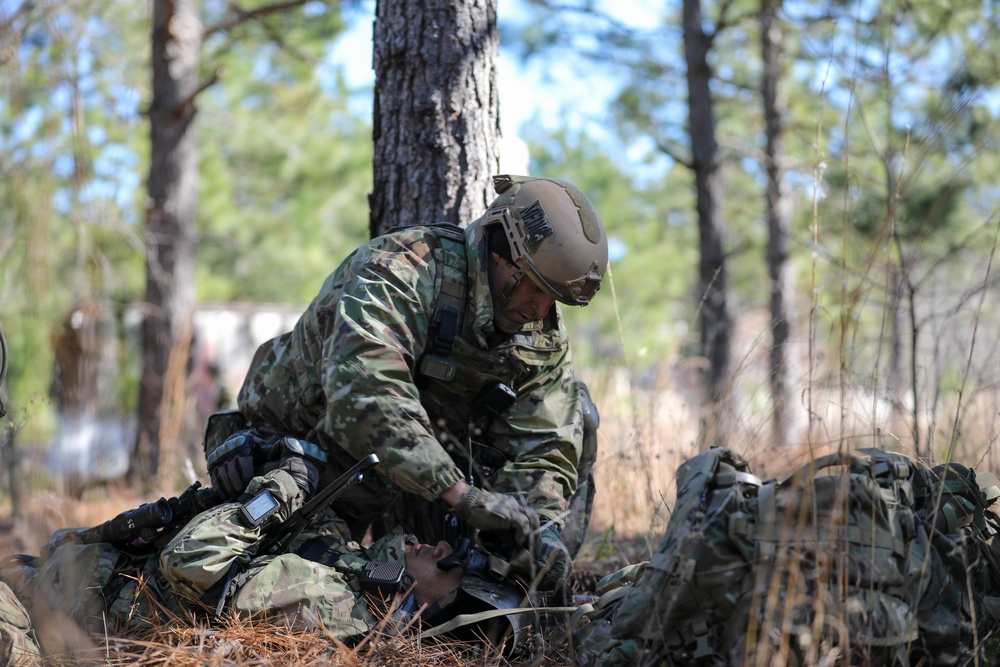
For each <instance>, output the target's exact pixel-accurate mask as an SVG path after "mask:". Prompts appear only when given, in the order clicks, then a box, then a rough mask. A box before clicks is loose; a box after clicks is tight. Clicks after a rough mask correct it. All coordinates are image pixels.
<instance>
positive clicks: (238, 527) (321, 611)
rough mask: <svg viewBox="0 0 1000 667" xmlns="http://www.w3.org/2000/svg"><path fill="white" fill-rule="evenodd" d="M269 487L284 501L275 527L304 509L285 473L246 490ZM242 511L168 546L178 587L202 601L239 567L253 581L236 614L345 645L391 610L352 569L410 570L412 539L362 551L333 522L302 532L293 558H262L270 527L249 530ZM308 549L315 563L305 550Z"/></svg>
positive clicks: (206, 518) (164, 567)
mask: <svg viewBox="0 0 1000 667" xmlns="http://www.w3.org/2000/svg"><path fill="white" fill-rule="evenodd" d="M264 489H267V490H269V491H271V493H272V495H274V496H275V498H276V499H278V501H279V503H280V504H281V508H280V509H279V511H278V512H277V513H275V515H273V516H272V517H271V519H270V521H271V522H273V523H274V524H276V523H280V522H281V521H284V520H285V519H286V518H287V517H288V516H290V515H291V513H292V512H294V511H295V509H297V508H298V506H299V505H300V504H301V500H300V498H301V496H300V494H299V493H298V489H297V487H296V486H295V484H294V482H293V481H292V480H291V478H290V477H288V476H287V475H284V474H282V473H280V472H279V473H269V474H268V475H265V476H263V477H257V478H254V480H253V481H252V482H251V483H250V486H249V487H248V489H247V491H248V494H250V495H254V494H257V493H259V492H260V491H262V490H264ZM238 510H239V505H238V504H235V503H227V504H224V505H220V506H219V507H216V508H214V509H211V510H209V511H207V512H204V513H203V514H201V515H199V516H198V517H197V518H196V519H195V520H193V521H192V522H191V523H190V524H189V525H188V526H187V527H185V529H184V530H183V531H181V532H180V533H179V534H178V535H177V536H176V537H175V538H174V539H173V540H171V542H170V543H169V544H168V545H167V546H166V548H164V550H163V551H162V553H161V555H160V570H161V572H162V574H163V578H164V580H165V581H166V582H167V583H168V584H169V586H170V587H171V590H173V591H174V592H176V593H177V594H178V595H180V596H181V597H184V598H185V599H188V600H200V599H201V598H202V596H203V595H205V593H206V592H208V591H209V590H210V589H212V587H213V586H215V585H216V583H217V582H219V581H220V580H221V579H222V578H223V577H224V576H225V575H226V573H227V572H228V571H229V568H230V566H231V565H232V564H233V563H234V562H239V563H240V565H241V566H242V567H243V569H244V571H245V573H246V575H245V577H246V580H245V582H243V583H242V584H241V585H240V586H239V588H238V590H237V591H236V593H235V594H234V595H233V596H232V598H231V599H230V600H229V601H228V603H227V604H228V608H229V609H230V610H231V611H232V612H233V613H235V614H236V615H238V616H241V617H252V616H260V615H266V617H267V619H268V620H269V621H271V622H274V621H281V622H287V623H290V624H293V625H297V626H300V627H309V628H324V629H325V630H326V631H328V632H329V633H330V634H331V635H333V636H335V637H337V638H338V639H342V640H346V639H349V638H351V637H357V636H360V635H363V634H364V633H366V632H367V631H368V630H370V629H372V628H374V627H375V625H376V624H377V623H378V620H379V618H380V617H381V616H382V614H383V613H384V612H385V606H384V605H383V604H382V601H381V600H380V599H377V598H376V597H369V596H366V595H363V594H362V590H361V587H360V583H359V580H358V577H357V576H355V575H353V574H350V571H351V570H355V571H356V570H358V569H359V568H361V566H362V565H364V564H365V563H367V562H370V561H380V562H387V563H392V564H399V565H404V566H405V560H404V553H403V547H404V545H405V543H406V541H407V540H410V541H412V542H415V541H416V540H415V538H413V537H412V536H409V535H405V534H403V533H402V532H400V531H396V532H393V533H390V534H389V535H387V536H386V537H384V538H382V539H380V540H377V541H376V542H375V543H373V544H372V545H371V546H369V547H368V548H366V549H362V548H361V547H359V546H358V545H357V544H356V543H348V542H346V541H345V540H344V539H343V538H342V537H341V536H342V535H343V534H345V533H346V526H345V525H344V524H343V523H342V522H340V521H337V520H336V519H335V518H334V519H333V520H328V521H326V522H325V523H324V524H323V528H322V530H317V531H308V530H307V531H305V532H303V534H302V535H300V536H299V537H298V538H297V540H296V542H295V543H294V544H293V545H292V548H291V550H290V552H289V553H285V554H279V555H276V556H260V557H257V556H256V555H255V551H256V547H257V545H258V543H259V540H260V538H261V537H262V531H263V530H265V527H263V526H262V527H258V528H248V527H247V526H245V525H244V524H243V523H242V522H241V521H240V520H239V519H238V518H237V512H238ZM306 548H308V556H309V558H308V559H307V558H304V557H302V556H301V555H299V553H298V552H304V549H306Z"/></svg>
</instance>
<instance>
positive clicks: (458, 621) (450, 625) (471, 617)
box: [417, 607, 577, 639]
mask: <svg viewBox="0 0 1000 667" xmlns="http://www.w3.org/2000/svg"><path fill="white" fill-rule="evenodd" d="M576 609H577V608H576V607H518V608H516V609H490V610H489V611H480V612H477V613H475V614H459V615H458V616H456V617H455V618H453V619H451V620H450V621H448V622H447V623H442V624H441V625H435V626H434V627H433V628H428V629H427V630H424V631H423V632H421V633H420V634H419V635H418V636H417V639H429V638H430V637H437V636H438V635H443V634H446V633H448V632H451V631H452V630H454V629H455V628H460V627H462V626H464V625H474V624H476V623H480V622H482V621H488V620H490V619H491V618H500V617H501V616H509V615H511V614H532V613H545V614H569V613H571V612H574V611H576Z"/></svg>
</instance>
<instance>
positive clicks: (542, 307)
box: [489, 252, 556, 333]
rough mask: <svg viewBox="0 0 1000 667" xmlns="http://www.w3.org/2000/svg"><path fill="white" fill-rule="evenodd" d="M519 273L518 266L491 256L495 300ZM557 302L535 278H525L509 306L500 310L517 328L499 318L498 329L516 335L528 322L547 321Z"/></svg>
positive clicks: (496, 320) (497, 321)
mask: <svg viewBox="0 0 1000 667" xmlns="http://www.w3.org/2000/svg"><path fill="white" fill-rule="evenodd" d="M515 273H517V267H516V266H514V265H513V264H511V263H510V262H508V261H507V260H505V259H504V258H503V257H501V256H500V255H498V254H496V253H495V252H491V253H490V272H489V275H490V290H491V291H492V292H493V295H494V297H496V295H497V294H499V293H500V291H501V290H502V289H503V286H504V285H505V284H506V283H507V280H508V279H509V278H510V277H511V276H512V275H514V274H515ZM555 302H556V300H555V299H554V298H553V297H551V296H549V294H548V293H546V292H543V291H542V289H541V288H540V287H538V286H537V285H536V284H535V283H534V281H532V280H531V278H525V279H524V280H522V281H521V282H519V283H518V284H517V286H516V287H515V288H514V290H513V291H512V292H511V293H510V298H509V299H507V303H505V304H503V305H502V306H501V307H500V310H501V312H502V314H503V316H504V318H506V321H507V322H513V323H515V324H516V325H517V327H516V328H514V327H511V326H510V325H509V324H507V323H506V322H504V321H503V320H502V318H495V319H494V325H495V326H496V328H497V329H499V330H500V331H502V332H504V333H514V332H515V331H518V330H519V329H520V328H521V327H522V326H524V325H525V324H527V323H528V322H531V321H532V320H539V319H541V318H543V317H545V315H546V314H547V313H548V312H549V309H550V308H552V304H554V303H555ZM495 303H496V302H495V301H494V304H495Z"/></svg>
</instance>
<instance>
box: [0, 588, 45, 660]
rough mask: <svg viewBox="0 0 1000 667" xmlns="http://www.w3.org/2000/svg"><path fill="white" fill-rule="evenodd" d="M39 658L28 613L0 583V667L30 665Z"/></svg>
mask: <svg viewBox="0 0 1000 667" xmlns="http://www.w3.org/2000/svg"><path fill="white" fill-rule="evenodd" d="M39 656H40V653H39V650H38V645H37V644H36V643H35V638H34V635H33V633H32V630H31V621H30V620H29V619H28V612H27V611H25V609H24V606H23V605H22V604H21V602H20V601H19V600H18V599H17V597H16V596H15V595H14V593H13V591H11V590H10V588H9V587H8V586H7V584H4V583H0V667H13V666H14V665H26V664H32V663H33V662H34V661H35V660H36V659H37V658H38V657H39Z"/></svg>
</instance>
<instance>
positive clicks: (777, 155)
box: [760, 0, 793, 445]
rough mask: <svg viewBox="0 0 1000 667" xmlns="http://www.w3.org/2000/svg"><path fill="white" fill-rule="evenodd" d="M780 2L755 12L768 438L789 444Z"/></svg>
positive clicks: (770, 1) (765, 0) (772, 0)
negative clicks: (767, 299)
mask: <svg viewBox="0 0 1000 667" xmlns="http://www.w3.org/2000/svg"><path fill="white" fill-rule="evenodd" d="M780 6H781V0H762V3H761V13H760V35H761V54H762V55H761V60H762V64H763V79H762V81H761V93H762V97H763V102H764V126H765V138H766V146H765V152H766V156H767V157H766V160H767V165H766V166H767V231H768V236H767V270H768V275H769V276H770V278H771V359H770V368H769V379H770V382H771V402H772V404H773V406H774V407H773V410H774V412H773V414H772V422H771V424H772V428H771V440H772V442H773V443H774V444H775V445H783V444H787V442H788V407H789V405H790V403H789V394H790V390H789V380H788V375H789V369H790V365H791V363H792V362H791V361H790V359H791V358H793V357H792V356H791V355H790V354H789V351H790V350H789V326H790V324H789V307H788V301H789V298H790V294H791V291H790V290H791V285H790V282H791V281H790V278H789V267H788V225H789V212H788V199H787V196H786V195H785V172H784V169H783V168H782V160H783V159H784V127H783V125H782V117H783V116H784V113H785V100H784V99H783V96H782V95H781V91H780V85H781V71H782V62H781V60H782V34H781V22H780V19H779V18H778V16H777V14H778V8H779V7H780Z"/></svg>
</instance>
